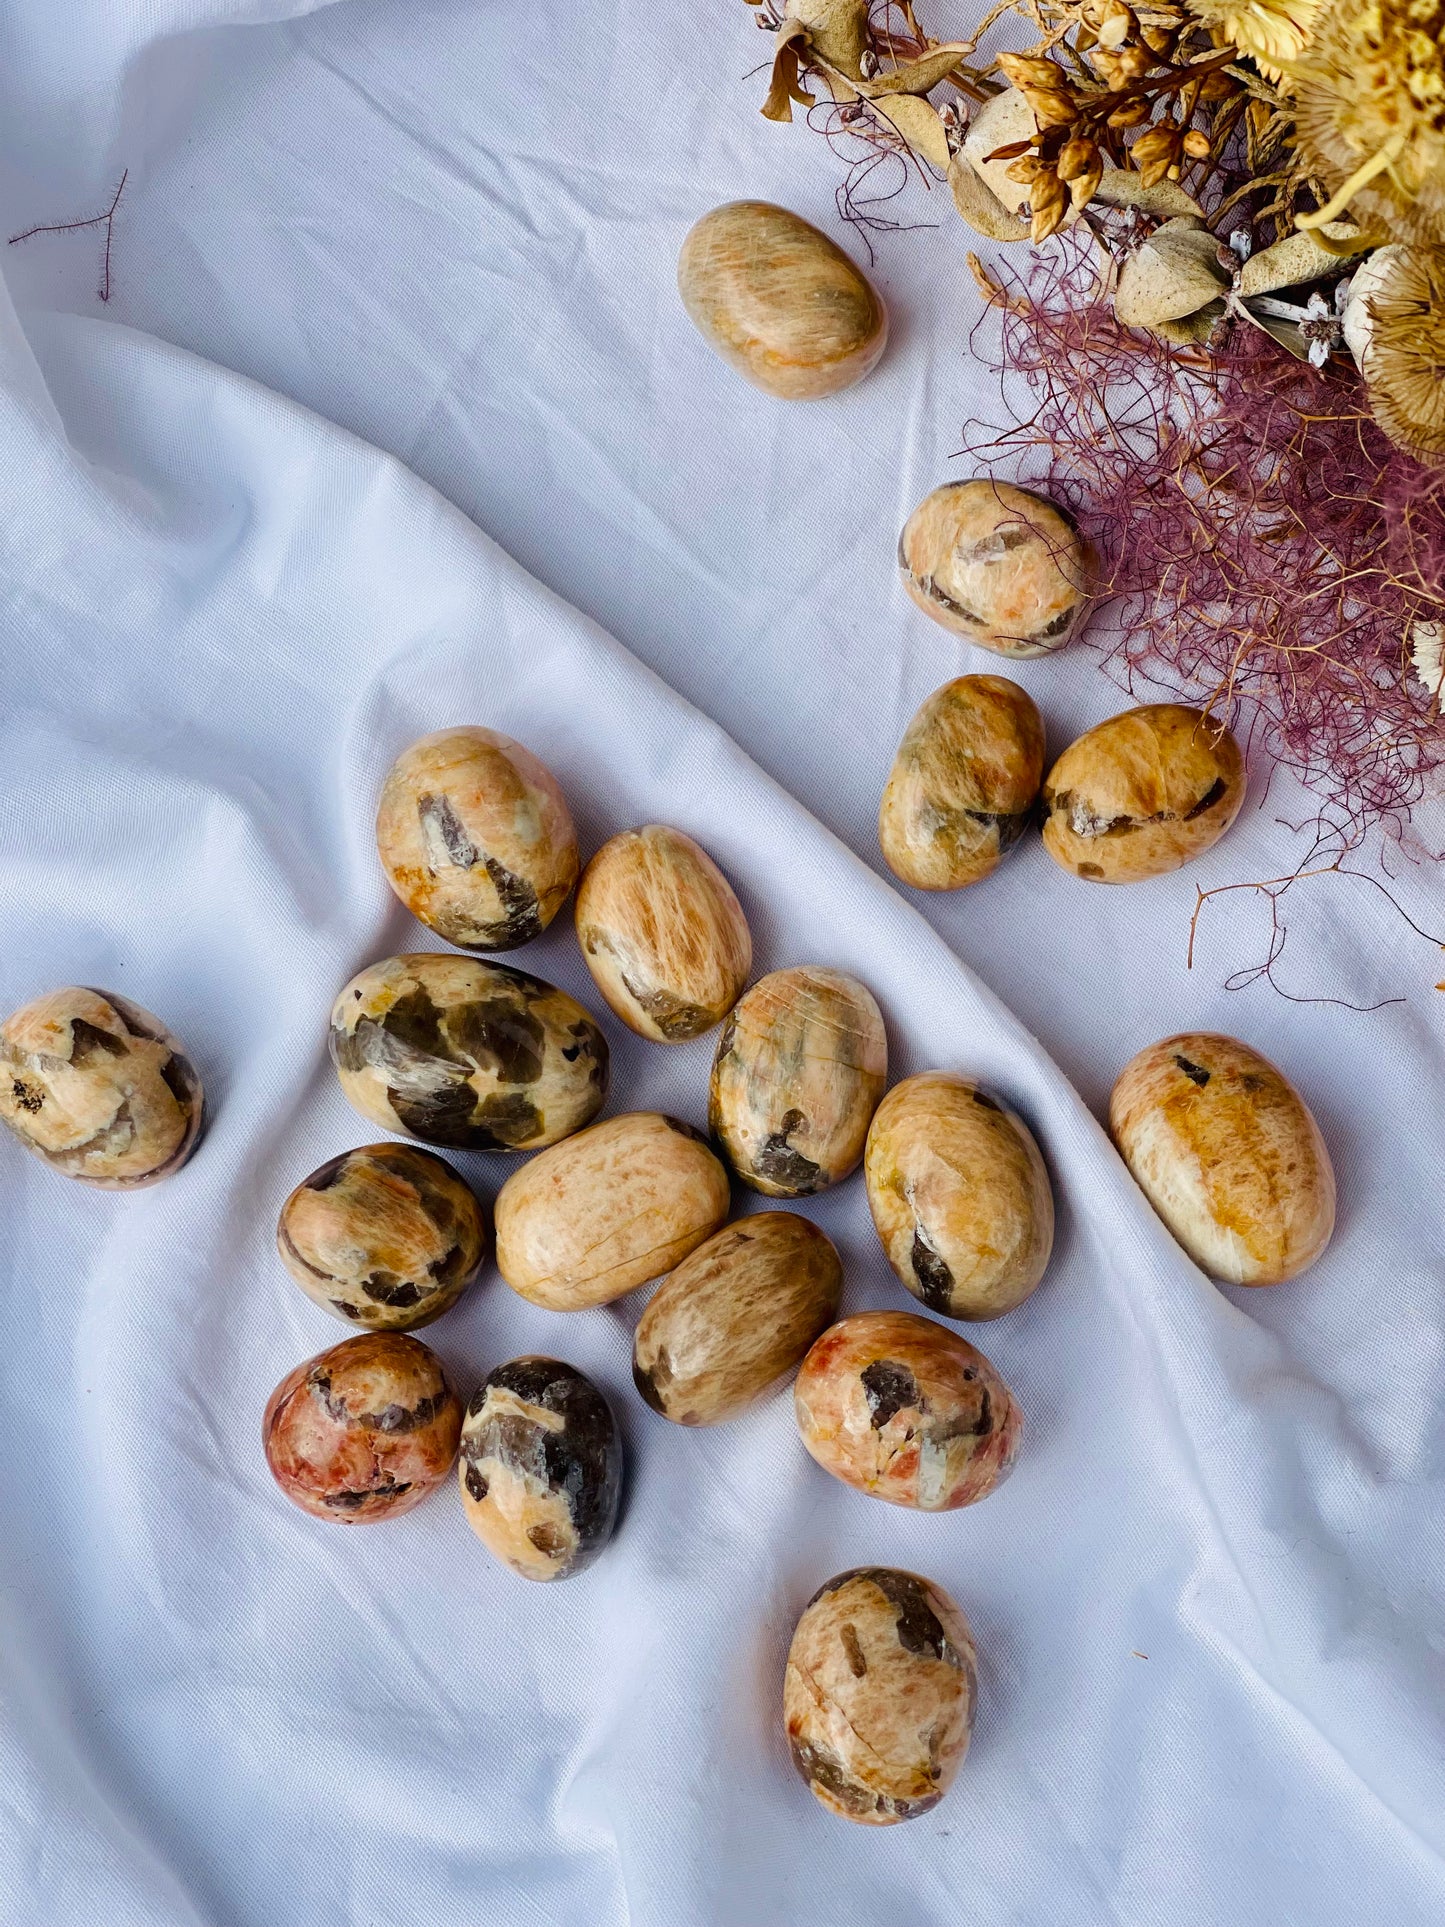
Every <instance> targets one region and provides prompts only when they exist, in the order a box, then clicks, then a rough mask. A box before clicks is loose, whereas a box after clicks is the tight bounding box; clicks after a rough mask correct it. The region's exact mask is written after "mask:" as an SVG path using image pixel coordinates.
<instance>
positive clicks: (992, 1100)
mask: <svg viewBox="0 0 1445 1927" xmlns="http://www.w3.org/2000/svg"><path fill="white" fill-rule="evenodd" d="M973 1101H974V1103H975V1104H981V1105H982V1106H983V1108H984V1109H985V1110H986V1111H1001V1110H1002V1109H1003V1106H1002V1105H1001V1104H1000V1103H999V1101H998V1099H997V1098H996V1097H990V1096H989V1094H988V1092H987V1091H985V1090H980V1089H979V1088H978V1087H977V1086H975V1087H974V1093H973Z"/></svg>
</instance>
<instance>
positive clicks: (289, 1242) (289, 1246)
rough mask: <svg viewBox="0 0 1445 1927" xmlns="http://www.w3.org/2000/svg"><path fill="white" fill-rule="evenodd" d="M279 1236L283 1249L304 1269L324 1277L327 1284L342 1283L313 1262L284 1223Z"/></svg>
mask: <svg viewBox="0 0 1445 1927" xmlns="http://www.w3.org/2000/svg"><path fill="white" fill-rule="evenodd" d="M278 1236H279V1239H280V1244H281V1249H282V1250H283V1251H284V1252H285V1253H286V1256H287V1257H288V1258H294V1259H295V1260H296V1262H297V1264H298V1265H300V1267H301V1269H302V1270H303V1271H309V1272H310V1274H311V1276H312V1277H313V1278H320V1279H323V1280H324V1281H325V1282H326V1283H327V1284H331V1285H338V1284H340V1283H341V1280H340V1279H339V1278H337V1277H336V1276H334V1274H333V1273H331V1272H329V1271H323V1270H322V1268H321V1266H320V1265H313V1264H312V1262H311V1260H310V1259H309V1258H308V1257H307V1256H306V1254H305V1253H304V1252H303V1251H302V1250H301V1248H300V1246H299V1245H298V1244H297V1243H296V1240H295V1239H294V1238H293V1237H292V1236H291V1233H290V1231H289V1229H288V1228H287V1227H286V1226H285V1225H284V1224H283V1225H282V1227H281V1230H280V1232H279V1234H278Z"/></svg>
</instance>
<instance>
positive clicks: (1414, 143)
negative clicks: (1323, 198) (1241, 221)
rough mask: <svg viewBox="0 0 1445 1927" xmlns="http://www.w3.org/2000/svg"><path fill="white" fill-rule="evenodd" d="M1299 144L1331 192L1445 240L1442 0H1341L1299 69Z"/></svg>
mask: <svg viewBox="0 0 1445 1927" xmlns="http://www.w3.org/2000/svg"><path fill="white" fill-rule="evenodd" d="M1295 94H1296V99H1297V101H1298V106H1299V144H1300V152H1301V154H1302V156H1303V158H1304V160H1305V162H1306V163H1307V165H1308V166H1309V167H1310V168H1311V169H1313V170H1314V171H1315V172H1316V173H1318V174H1319V176H1320V178H1321V179H1322V180H1323V181H1324V183H1325V185H1326V187H1328V188H1329V189H1330V194H1331V198H1330V201H1329V203H1328V205H1327V206H1326V207H1324V208H1321V209H1320V211H1319V213H1318V214H1311V215H1306V216H1305V217H1303V218H1302V219H1301V221H1300V223H1299V225H1300V226H1301V227H1309V228H1313V227H1318V226H1320V225H1322V224H1323V222H1325V221H1327V220H1333V219H1334V218H1335V216H1336V215H1338V214H1341V213H1343V212H1344V211H1345V209H1346V208H1348V209H1349V210H1350V212H1351V213H1352V214H1353V215H1354V217H1355V219H1356V220H1358V221H1360V222H1362V223H1371V224H1374V225H1375V226H1377V227H1382V228H1384V229H1385V230H1386V232H1387V233H1389V234H1391V235H1392V236H1394V238H1395V239H1397V240H1400V241H1415V242H1421V243H1425V244H1430V243H1433V242H1445V0H1366V4H1364V5H1363V6H1362V5H1360V4H1359V0H1335V3H1334V5H1332V6H1331V7H1329V8H1328V9H1327V10H1326V11H1325V12H1323V13H1321V15H1320V16H1319V18H1318V20H1317V22H1316V25H1315V31H1314V36H1313V39H1312V42H1311V45H1310V48H1309V52H1308V55H1307V57H1306V59H1305V60H1304V61H1302V62H1301V63H1300V65H1299V67H1298V68H1297V69H1296V86H1295Z"/></svg>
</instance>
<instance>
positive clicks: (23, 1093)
mask: <svg viewBox="0 0 1445 1927" xmlns="http://www.w3.org/2000/svg"><path fill="white" fill-rule="evenodd" d="M10 1095H11V1096H12V1097H13V1098H14V1099H15V1102H16V1103H17V1104H18V1105H19V1106H20V1108H21V1110H22V1111H28V1112H29V1113H30V1115H31V1116H32V1117H33V1116H34V1115H35V1113H36V1112H37V1111H38V1110H39V1109H40V1108H41V1106H42V1105H43V1104H44V1102H45V1093H44V1091H42V1090H41V1089H40V1088H39V1087H38V1086H37V1085H34V1084H27V1083H25V1082H24V1081H23V1079H21V1078H18V1077H12V1078H11V1080H10Z"/></svg>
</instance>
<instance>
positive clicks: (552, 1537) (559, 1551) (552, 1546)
mask: <svg viewBox="0 0 1445 1927" xmlns="http://www.w3.org/2000/svg"><path fill="white" fill-rule="evenodd" d="M527 1537H528V1538H529V1539H530V1540H531V1542H532V1544H533V1545H534V1546H535V1547H536V1548H537V1550H538V1552H540V1553H542V1554H544V1555H545V1556H546V1557H547V1558H548V1559H560V1558H561V1557H562V1555H563V1553H564V1552H566V1550H567V1541H566V1540H565V1539H564V1538H563V1537H562V1534H561V1533H560V1532H559V1531H558V1530H557V1528H556V1526H548V1525H541V1526H533V1527H532V1528H531V1530H530V1531H529V1532H528V1534H527Z"/></svg>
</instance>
